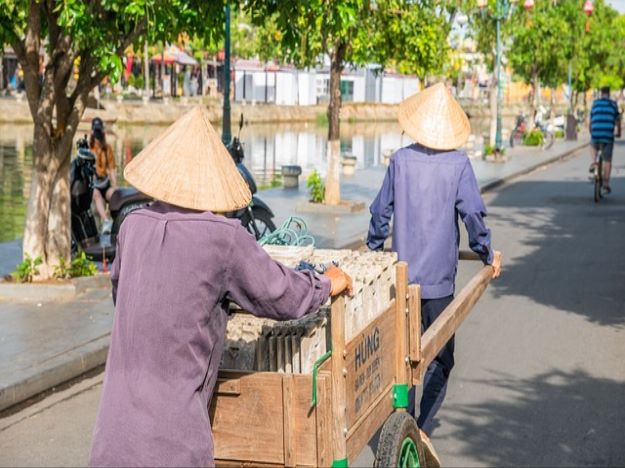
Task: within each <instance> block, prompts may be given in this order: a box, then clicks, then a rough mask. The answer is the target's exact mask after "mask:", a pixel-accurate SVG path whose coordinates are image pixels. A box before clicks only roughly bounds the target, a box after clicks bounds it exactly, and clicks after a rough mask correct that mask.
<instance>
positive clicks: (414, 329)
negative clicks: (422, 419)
mask: <svg viewBox="0 0 625 468" xmlns="http://www.w3.org/2000/svg"><path fill="white" fill-rule="evenodd" d="M408 328H409V330H410V331H409V335H410V336H409V339H408V343H409V348H410V351H409V356H410V364H411V366H412V367H413V369H412V382H413V383H415V380H416V381H417V383H421V377H422V376H421V375H420V372H418V369H417V368H416V367H417V364H418V363H419V361H420V360H421V287H420V286H419V285H418V284H411V285H410V286H408ZM415 374H418V375H415Z"/></svg>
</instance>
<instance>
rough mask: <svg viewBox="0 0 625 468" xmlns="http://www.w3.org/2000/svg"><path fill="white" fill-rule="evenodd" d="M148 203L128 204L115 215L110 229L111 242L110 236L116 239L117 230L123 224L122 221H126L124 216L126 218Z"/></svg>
mask: <svg viewBox="0 0 625 468" xmlns="http://www.w3.org/2000/svg"><path fill="white" fill-rule="evenodd" d="M150 203H151V202H149V201H139V202H134V203H129V204H128V205H126V206H124V207H123V208H122V209H121V210H119V213H118V214H117V216H116V217H115V220H114V221H113V227H112V229H111V240H112V239H113V238H112V236H115V237H117V234H118V233H119V230H120V229H121V227H122V223H123V222H124V219H126V216H128V215H129V214H130V213H132V212H133V211H135V210H138V209H140V208H143V207H146V206H148V205H149V204H150Z"/></svg>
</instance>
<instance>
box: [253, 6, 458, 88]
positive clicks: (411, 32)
mask: <svg viewBox="0 0 625 468" xmlns="http://www.w3.org/2000/svg"><path fill="white" fill-rule="evenodd" d="M436 3H437V2H427V1H422V2H415V1H410V0H385V1H380V0H376V1H374V0H341V1H328V0H280V1H279V2H275V1H273V0H250V1H249V2H247V4H246V6H245V8H246V11H248V12H249V15H250V17H251V20H252V22H253V23H254V24H256V25H257V26H258V27H260V28H262V27H263V25H264V24H266V22H267V21H268V19H269V24H271V25H272V27H274V28H275V32H276V33H278V34H274V38H275V39H276V40H277V41H278V43H279V44H278V46H279V47H277V49H278V51H279V53H280V55H281V58H283V59H285V60H287V61H289V62H292V63H294V64H296V65H299V66H311V65H319V64H321V63H323V56H324V54H328V55H331V54H332V52H333V50H334V49H335V48H336V47H337V44H339V43H343V44H346V46H347V48H346V51H345V57H344V61H345V62H346V63H351V64H357V65H360V64H364V63H368V62H376V63H379V64H380V65H382V66H384V65H390V66H394V67H396V68H398V69H399V71H401V72H404V73H416V74H417V75H419V76H421V77H424V76H426V75H428V74H431V73H438V72H440V71H441V69H442V68H443V65H444V64H445V62H446V61H447V59H448V52H449V46H448V43H447V35H448V33H449V24H448V23H447V20H446V16H445V12H446V10H445V9H444V8H443V7H442V6H441V5H440V2H439V4H436ZM443 3H444V2H443ZM450 4H453V2H450Z"/></svg>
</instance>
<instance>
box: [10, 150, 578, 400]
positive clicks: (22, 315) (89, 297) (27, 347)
mask: <svg viewBox="0 0 625 468" xmlns="http://www.w3.org/2000/svg"><path fill="white" fill-rule="evenodd" d="M586 145H587V141H579V142H558V143H557V144H555V145H554V147H553V148H552V149H551V150H549V151H546V152H536V151H535V150H533V151H532V150H531V149H528V148H518V149H515V150H511V151H510V152H509V155H508V157H509V160H508V161H507V162H506V163H501V164H494V163H488V162H484V161H473V165H474V168H475V172H476V175H477V178H478V182H479V184H480V187H481V188H482V190H489V189H492V188H494V187H496V186H498V185H500V184H502V183H505V182H506V181H508V180H510V179H513V178H515V177H518V176H520V175H522V174H525V173H527V172H529V171H533V170H536V169H538V168H540V167H542V166H544V165H547V164H551V163H553V162H556V161H558V160H560V159H562V158H565V157H567V156H569V155H571V154H573V153H575V152H576V151H578V150H580V149H582V148H584V147H585V146H586ZM383 177H384V169H383V168H371V169H367V170H363V171H359V172H357V173H356V174H355V175H354V176H352V177H351V178H346V177H344V178H343V181H342V185H341V186H342V193H343V198H345V199H350V200H362V201H365V202H366V203H367V204H368V203H369V202H370V201H371V200H372V199H373V197H374V196H375V194H376V193H377V190H378V188H379V186H380V184H381V181H382V178H383ZM302 185H303V184H301V185H300V189H299V190H286V189H272V190H267V191H263V192H262V194H261V195H262V198H263V199H264V200H265V201H267V202H268V203H269V205H270V206H271V207H272V208H273V209H274V210H275V214H276V221H277V223H278V224H279V223H281V222H282V221H283V220H285V219H287V218H288V217H289V216H291V215H298V216H301V217H302V218H303V219H305V221H306V223H307V224H308V226H309V228H310V231H311V233H312V234H313V235H314V236H315V238H316V240H317V245H318V246H319V247H327V248H350V247H351V248H354V247H357V246H358V245H362V241H363V239H364V238H365V233H366V229H367V226H368V220H369V215H368V212H367V211H366V210H365V211H362V212H360V213H355V214H342V215H337V214H321V213H317V214H308V213H307V214H298V213H297V212H296V208H295V207H296V206H297V204H298V203H300V202H301V201H305V200H307V198H308V195H307V192H306V190H305V188H304V187H303V186H302ZM496 238H497V236H496V233H495V242H496ZM20 257H21V249H20V246H19V242H16V241H14V242H10V243H2V244H0V258H1V259H2V260H3V263H2V265H3V267H6V266H7V265H10V264H11V263H12V264H15V263H17V262H18V261H19V260H20ZM6 272H7V271H6V270H5V271H3V273H6ZM0 311H1V313H0V327H1V328H2V330H3V339H2V340H0V355H2V356H5V357H6V358H5V359H4V360H3V361H2V362H1V363H0V410H2V409H6V408H8V407H10V406H12V405H14V404H17V403H19V402H22V401H24V400H26V399H28V398H31V397H33V396H34V395H36V394H37V393H40V392H43V391H45V390H48V389H50V388H51V387H54V386H56V385H59V384H61V383H62V382H65V381H67V380H69V379H71V378H74V377H77V376H79V375H81V374H83V373H85V372H87V371H89V370H91V369H93V368H96V367H98V366H101V365H102V364H103V363H104V362H105V359H106V353H107V350H108V344H109V340H110V329H111V325H112V320H113V305H112V302H111V299H110V290H109V289H108V288H104V289H94V290H91V291H89V292H88V293H86V294H83V295H81V296H78V297H76V298H75V299H74V300H70V301H65V302H51V303H27V302H19V301H7V300H1V299H0Z"/></svg>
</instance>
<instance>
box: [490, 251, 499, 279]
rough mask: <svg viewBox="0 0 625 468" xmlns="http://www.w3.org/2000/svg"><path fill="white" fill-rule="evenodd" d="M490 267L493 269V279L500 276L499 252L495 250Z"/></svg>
mask: <svg viewBox="0 0 625 468" xmlns="http://www.w3.org/2000/svg"><path fill="white" fill-rule="evenodd" d="M491 266H492V267H493V279H495V278H499V275H500V274H501V252H500V251H499V250H495V255H494V256H493V263H492V264H491Z"/></svg>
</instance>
